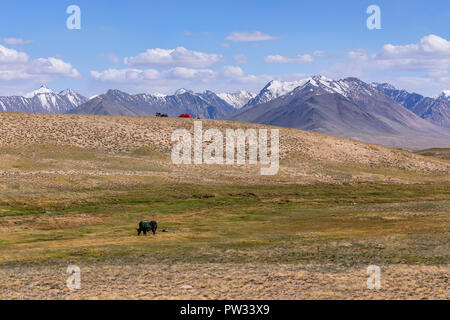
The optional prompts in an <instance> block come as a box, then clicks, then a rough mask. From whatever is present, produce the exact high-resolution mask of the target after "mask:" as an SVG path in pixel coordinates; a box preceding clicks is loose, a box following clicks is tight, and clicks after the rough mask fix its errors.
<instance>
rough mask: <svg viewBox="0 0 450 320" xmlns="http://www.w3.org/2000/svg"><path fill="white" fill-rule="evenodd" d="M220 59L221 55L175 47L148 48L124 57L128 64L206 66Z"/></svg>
mask: <svg viewBox="0 0 450 320" xmlns="http://www.w3.org/2000/svg"><path fill="white" fill-rule="evenodd" d="M222 59H223V56H222V55H219V54H208V53H203V52H198V51H190V50H187V49H186V48H184V47H177V48H175V49H160V48H156V49H148V50H147V51H145V52H143V53H140V54H138V55H137V56H134V57H126V58H125V59H124V62H125V64H126V65H128V66H161V67H192V68H207V67H210V66H212V65H214V64H216V63H218V62H219V61H221V60H222Z"/></svg>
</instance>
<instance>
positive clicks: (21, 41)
mask: <svg viewBox="0 0 450 320" xmlns="http://www.w3.org/2000/svg"><path fill="white" fill-rule="evenodd" d="M3 42H5V43H6V44H9V45H17V44H29V43H32V42H33V40H25V39H20V38H3Z"/></svg>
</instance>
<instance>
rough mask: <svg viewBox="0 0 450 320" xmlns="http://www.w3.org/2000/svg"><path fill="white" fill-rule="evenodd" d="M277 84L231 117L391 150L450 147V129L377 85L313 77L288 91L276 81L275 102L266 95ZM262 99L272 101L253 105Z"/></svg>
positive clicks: (289, 87)
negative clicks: (406, 104)
mask: <svg viewBox="0 0 450 320" xmlns="http://www.w3.org/2000/svg"><path fill="white" fill-rule="evenodd" d="M273 83H274V82H270V83H269V84H268V85H267V86H265V87H264V89H263V90H261V92H260V94H259V95H258V96H257V97H256V98H255V99H253V101H252V100H251V101H250V102H249V103H248V104H247V105H246V106H244V107H243V108H242V109H240V110H239V111H238V112H236V113H234V114H233V115H231V116H230V117H229V119H231V120H237V121H244V122H254V123H261V124H270V125H276V126H282V127H289V128H297V129H304V130H311V131H317V132H321V133H326V134H331V135H335V136H340V137H344V138H350V139H354V140H360V141H365V142H369V143H375V144H384V145H388V146H392V147H402V148H427V147H431V146H446V147H449V146H450V131H449V130H446V129H445V128H441V127H438V126H436V125H434V124H433V123H431V122H429V121H427V120H425V119H422V118H420V117H419V116H417V115H416V114H415V113H413V112H411V111H410V110H408V109H407V108H405V107H404V106H403V105H402V104H400V103H397V102H396V101H395V100H394V99H392V98H391V97H390V96H389V95H387V94H385V93H384V92H382V91H381V90H379V89H378V88H377V87H376V86H374V85H370V84H368V83H365V82H363V81H361V80H359V79H357V78H346V79H341V80H331V79H328V78H325V77H321V76H313V77H310V78H307V79H304V80H302V81H298V82H297V83H296V84H299V83H300V85H299V86H297V87H296V88H294V89H293V90H291V91H288V90H289V89H291V88H292V86H293V85H292V84H291V83H289V84H288V85H285V83H283V82H278V83H276V86H275V88H281V90H279V91H278V92H280V91H283V92H284V94H283V95H281V96H278V97H277V98H272V97H273V96H275V95H273V94H272V96H270V95H269V94H268V93H272V92H274V90H271V88H272V86H273ZM296 84H294V85H296ZM386 88H388V89H389V87H387V86H386ZM286 91H288V92H287V93H286ZM275 92H276V91H275ZM258 98H271V99H267V100H269V101H268V102H265V103H255V102H256V100H257V99H258ZM259 101H264V99H260V100H259ZM252 102H253V103H255V104H253V105H252Z"/></svg>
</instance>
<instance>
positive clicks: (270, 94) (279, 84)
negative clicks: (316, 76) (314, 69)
mask: <svg viewBox="0 0 450 320" xmlns="http://www.w3.org/2000/svg"><path fill="white" fill-rule="evenodd" d="M310 79H311V78H306V79H301V80H298V81H279V80H272V81H270V82H269V83H268V84H267V85H266V86H265V87H264V88H263V89H262V90H261V91H260V92H259V94H258V95H257V96H256V97H254V98H252V99H250V101H249V102H248V103H247V104H246V106H253V105H256V104H261V103H266V102H269V101H270V100H273V99H276V98H278V97H281V96H283V95H285V94H287V93H289V92H291V91H292V90H294V89H295V88H297V87H300V86H302V85H304V84H305V83H307V82H308V81H309V80H310Z"/></svg>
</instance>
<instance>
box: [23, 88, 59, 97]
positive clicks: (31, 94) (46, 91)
mask: <svg viewBox="0 0 450 320" xmlns="http://www.w3.org/2000/svg"><path fill="white" fill-rule="evenodd" d="M55 93H56V92H54V91H53V90H51V89H49V88H47V87H46V86H45V85H42V86H41V87H40V88H39V89H36V90H34V91H32V92H29V93H27V94H25V95H24V97H25V98H33V97H34V96H36V95H38V94H55Z"/></svg>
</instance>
